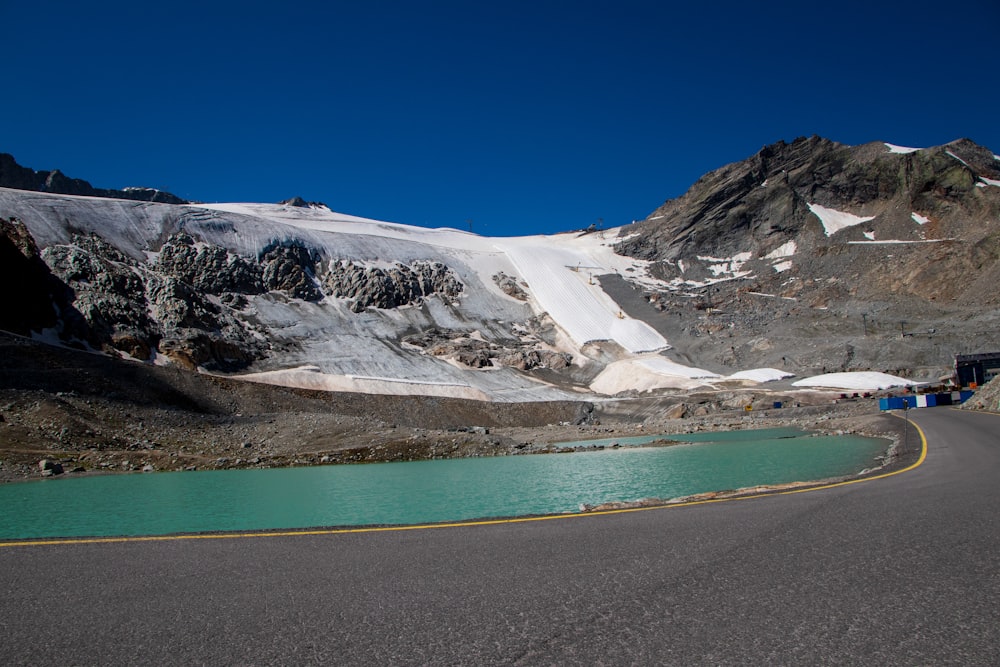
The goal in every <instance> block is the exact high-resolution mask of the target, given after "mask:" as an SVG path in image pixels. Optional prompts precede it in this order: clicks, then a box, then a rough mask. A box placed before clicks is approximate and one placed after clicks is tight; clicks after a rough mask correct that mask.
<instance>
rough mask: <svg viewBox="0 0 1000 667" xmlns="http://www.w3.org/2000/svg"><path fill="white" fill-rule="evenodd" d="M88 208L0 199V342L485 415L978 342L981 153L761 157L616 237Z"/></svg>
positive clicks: (290, 213)
mask: <svg viewBox="0 0 1000 667" xmlns="http://www.w3.org/2000/svg"><path fill="white" fill-rule="evenodd" d="M29 171H30V170H29ZM7 172H8V173H18V174H22V175H23V173H24V172H17V171H16V170H11V169H7ZM36 180H37V179H36ZM22 187H26V186H22ZM109 192H111V196H113V197H117V195H114V192H115V191H109ZM98 194H102V195H105V196H101V197H95V196H81V195H74V194H70V195H67V194H57V193H54V192H51V191H49V192H39V191H30V190H25V189H15V188H0V221H2V224H0V226H2V230H0V232H2V233H0V260H2V264H0V274H2V275H0V278H2V279H3V284H4V285H5V286H7V287H6V290H7V291H8V297H7V302H8V303H7V306H6V307H5V308H4V309H3V311H4V314H3V315H0V328H6V329H10V330H15V331H19V332H21V333H32V334H33V335H35V336H36V337H44V338H47V339H49V340H52V341H57V340H58V341H60V342H61V343H62V344H71V345H77V346H81V347H89V348H94V349H103V350H105V351H108V352H112V353H115V354H121V355H123V356H127V357H131V358H134V359H137V360H140V361H145V362H150V363H173V364H180V365H183V366H186V367H189V368H192V369H201V370H204V371H208V372H213V373H224V374H230V375H236V376H239V377H242V378H245V379H247V380H253V381H258V382H268V383H276V384H283V385H288V386H295V387H304V388H313V389H324V390H336V391H350V392H364V393H381V394H424V395H432V396H451V397H462V398H475V399H482V400H493V401H508V402H519V401H531V400H555V399H565V398H584V397H589V398H593V397H595V396H601V395H608V396H610V395H617V394H621V393H622V392H643V391H648V390H652V389H681V390H684V389H691V388H694V387H697V386H701V385H713V386H719V385H730V386H733V385H744V384H747V383H751V384H752V383H757V382H763V381H771V380H775V379H778V378H781V377H786V376H791V375H793V374H794V375H797V376H800V377H801V376H806V375H813V374H818V373H823V372H835V371H889V372H894V373H898V374H901V375H910V376H916V377H919V378H921V379H936V378H937V377H938V376H939V375H940V374H941V373H943V372H945V371H946V370H947V368H948V367H949V366H950V363H951V354H952V353H953V352H959V351H967V350H969V349H971V348H973V347H975V348H979V347H982V346H988V347H991V348H992V347H996V346H997V345H1000V339H998V338H997V334H996V333H995V332H997V331H998V330H1000V328H998V327H997V326H996V318H997V313H996V309H995V307H990V305H995V304H996V303H997V301H996V300H997V298H998V297H997V293H996V290H995V284H996V279H997V278H1000V264H998V260H997V248H1000V243H998V240H1000V236H998V233H1000V232H998V224H1000V160H998V159H997V158H996V156H994V155H993V154H992V153H990V152H988V151H985V149H982V148H980V147H978V146H975V145H974V144H972V143H971V142H966V141H962V142H956V143H954V144H950V145H948V146H945V147H940V148H936V149H927V150H916V149H903V148H900V147H896V146H890V145H887V144H869V145H866V146H862V147H846V146H841V145H839V144H834V143H833V142H828V141H826V140H822V139H817V138H813V139H802V140H797V141H796V142H794V143H792V144H784V143H781V144H776V145H774V146H770V147H767V148H765V149H763V150H762V151H761V152H760V153H758V154H757V155H755V156H753V157H752V158H750V159H748V160H746V161H744V162H741V163H737V164H734V165H729V166H727V167H723V168H722V169H720V170H717V171H716V172H713V173H711V174H708V175H706V176H705V177H704V178H702V179H701V180H699V181H698V183H696V184H695V185H694V186H693V187H692V188H691V190H690V191H689V192H688V193H687V194H685V195H684V196H683V197H681V198H679V199H677V200H673V201H669V202H667V203H666V204H664V206H662V207H661V208H659V209H657V210H656V211H655V212H654V213H653V214H652V215H651V216H650V217H649V218H648V219H647V220H645V221H643V222H641V223H637V224H634V225H630V226H628V227H625V228H622V229H619V230H610V231H606V232H594V231H591V232H573V233H566V234H559V235H554V236H534V237H520V238H489V237H483V236H478V235H475V234H472V233H467V232H463V231H459V230H454V229H426V228H419V227H410V226H406V225H400V224H394V223H389V222H380V221H375V220H369V219H365V218H359V217H354V216H349V215H344V214H340V213H335V212H333V211H331V210H330V209H329V208H328V207H326V206H325V205H323V204H320V203H316V202H313V203H307V202H303V201H301V200H299V199H297V198H296V199H292V200H288V201H286V202H283V203H281V204H211V205H209V204H193V203H160V202H153V201H137V200H134V199H133V200H130V199H124V198H109V197H108V196H106V193H104V192H103V191H102V192H100V193H98ZM22 285H23V289H22V288H21V287H22ZM29 304H30V308H29V307H28V306H29ZM39 304H42V305H39Z"/></svg>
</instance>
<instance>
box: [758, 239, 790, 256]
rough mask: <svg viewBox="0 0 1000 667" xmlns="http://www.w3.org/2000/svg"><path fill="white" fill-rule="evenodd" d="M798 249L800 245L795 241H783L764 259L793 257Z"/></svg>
mask: <svg viewBox="0 0 1000 667" xmlns="http://www.w3.org/2000/svg"><path fill="white" fill-rule="evenodd" d="M797 250H798V246H797V245H795V241H788V242H787V243H782V244H781V245H780V246H778V247H777V248H775V249H774V250H772V251H771V252H769V253H767V254H766V255H764V259H783V258H785V257H791V256H792V255H794V254H795V253H796V251H797Z"/></svg>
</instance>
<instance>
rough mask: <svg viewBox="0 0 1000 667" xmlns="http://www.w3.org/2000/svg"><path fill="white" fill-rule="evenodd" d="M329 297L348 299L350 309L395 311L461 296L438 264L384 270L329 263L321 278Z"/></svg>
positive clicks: (456, 282)
mask: <svg viewBox="0 0 1000 667" xmlns="http://www.w3.org/2000/svg"><path fill="white" fill-rule="evenodd" d="M323 287H324V289H326V291H327V293H328V294H329V295H330V296H333V297H337V298H341V299H351V300H352V303H351V310H353V311H354V312H356V313H360V312H361V311H363V310H364V309H365V308H399V307H400V306H408V305H413V304H419V303H421V302H422V301H423V300H424V299H425V298H427V297H430V296H433V295H440V296H442V297H444V298H446V299H454V298H456V297H457V296H458V295H459V294H461V293H462V289H463V286H462V283H461V281H460V280H459V279H458V277H457V276H456V275H455V274H454V272H452V271H451V269H449V268H448V267H447V266H445V265H444V264H442V263H440V262H413V263H412V264H410V265H409V266H407V265H405V264H400V263H398V262H397V263H396V264H394V265H392V266H390V267H387V268H381V267H377V266H362V265H360V264H356V263H354V262H352V261H339V262H332V263H331V264H330V266H329V268H328V269H327V272H326V275H325V276H324V278H323Z"/></svg>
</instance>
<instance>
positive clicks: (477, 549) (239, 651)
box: [0, 408, 1000, 665]
mask: <svg viewBox="0 0 1000 667" xmlns="http://www.w3.org/2000/svg"><path fill="white" fill-rule="evenodd" d="M911 416H912V417H913V418H914V420H915V422H916V423H918V424H919V425H920V426H921V427H922V428H923V429H924V431H925V433H926V434H927V438H928V441H929V445H930V446H929V453H928V456H927V459H926V461H925V463H924V464H923V465H922V466H920V467H919V468H917V469H915V470H912V471H910V472H907V473H904V474H901V475H897V476H894V477H890V478H886V479H882V480H875V481H868V482H864V483H859V484H852V485H848V486H841V487H836V488H831V489H826V490H820V491H813V492H808V493H798V494H792V495H781V496H770V497H765V498H756V499H752V500H740V501H733V502H725V503H718V504H709V505H696V506H689V507H681V508H671V509H659V510H652V511H643V512H636V513H630V514H617V515H607V516H590V517H584V518H571V519H558V520H550V521H540V522H532V523H517V524H503V525H494V526H470V527H462V528H442V529H431V530H417V531H407V532H382V533H365V534H348V535H325V536H309V537H302V536H299V537H268V538H253V539H209V540H187V541H172V542H155V543H149V542H141V543H126V544H93V545H63V546H44V547H23V546H21V547H12V548H0V594H2V598H0V600H2V601H0V655H2V660H3V662H4V663H5V664H22V663H24V664H27V663H36V664H60V665H69V664H80V665H93V664H157V665H161V664H215V665H220V664H244V665H249V664H262V665H263V664H282V665H291V664H357V665H360V664H376V665H424V664H453V665H480V664H523V665H555V664H558V665H567V664H582V665H601V664H605V665H625V664H642V665H647V664H666V665H698V664H713V665H715V664H725V665H729V664H734V665H735V664H744V665H750V664H752V665H763V664H769V665H770V664H789V665H790V664H794V665H810V664H812V665H815V664H838V665H844V664H859V665H862V664H863V665H916V664H922V665H943V664H956V665H997V664H1000V488H998V482H1000V436H998V433H1000V416H994V415H986V414H969V413H963V412H958V411H955V410H950V409H947V408H936V409H929V410H920V411H913V412H911Z"/></svg>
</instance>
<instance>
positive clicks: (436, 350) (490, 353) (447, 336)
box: [403, 329, 573, 371]
mask: <svg viewBox="0 0 1000 667" xmlns="http://www.w3.org/2000/svg"><path fill="white" fill-rule="evenodd" d="M403 343H404V344H405V345H411V346H414V347H417V348H420V349H421V350H422V351H423V352H424V353H425V354H430V355H433V356H435V357H444V358H447V359H452V360H454V361H455V362H457V363H459V364H462V365H463V366H467V367H469V368H490V367H500V366H506V367H509V368H516V369H518V370H521V371H530V370H534V369H536V368H549V369H554V370H560V369H564V368H566V367H567V366H569V365H570V364H571V363H573V357H572V355H569V354H566V353H564V352H555V351H552V350H547V349H544V348H542V347H540V346H539V345H538V344H532V343H526V342H519V341H516V340H513V339H512V340H508V341H505V343H498V342H488V341H485V340H483V339H482V337H481V336H480V335H479V334H478V333H477V332H468V331H445V330H442V329H428V330H427V331H422V332H420V333H419V334H411V335H409V336H406V337H404V338H403Z"/></svg>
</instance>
